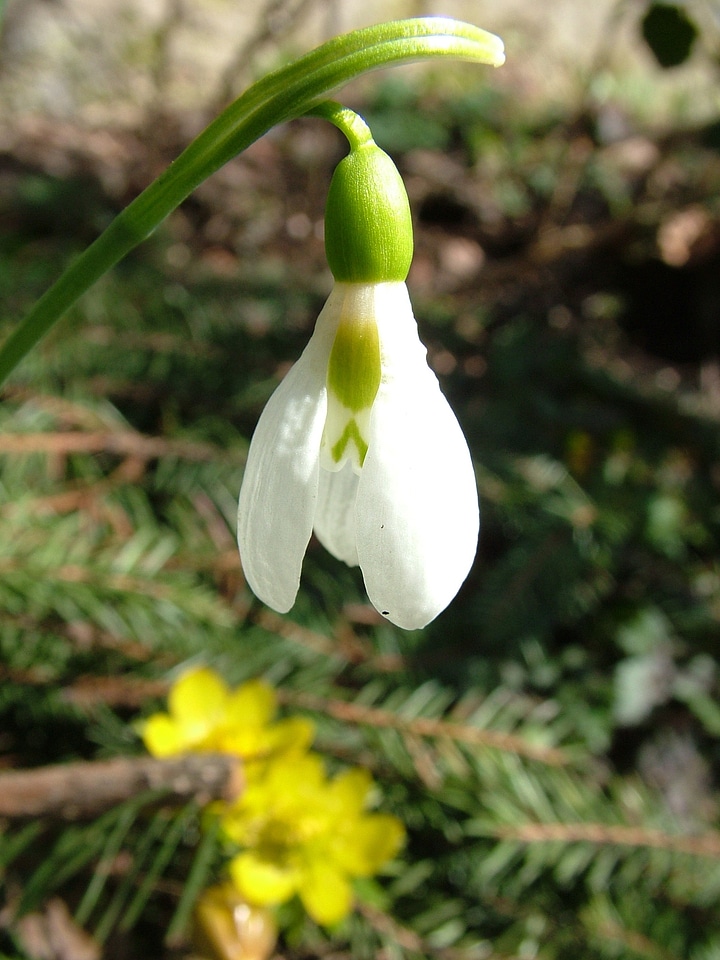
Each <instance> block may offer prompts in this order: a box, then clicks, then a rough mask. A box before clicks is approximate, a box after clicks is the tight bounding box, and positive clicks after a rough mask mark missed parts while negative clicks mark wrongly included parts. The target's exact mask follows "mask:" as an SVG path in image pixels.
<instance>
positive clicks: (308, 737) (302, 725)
mask: <svg viewBox="0 0 720 960" xmlns="http://www.w3.org/2000/svg"><path fill="white" fill-rule="evenodd" d="M314 736H315V724H314V723H313V722H312V720H309V719H308V718H307V717H288V718H287V719H286V720H279V721H278V722H277V723H274V724H273V725H272V727H270V729H269V730H268V738H269V742H270V748H271V750H272V751H273V752H279V751H290V750H292V751H303V750H307V748H308V747H309V746H310V744H311V743H312V741H313V738H314Z"/></svg>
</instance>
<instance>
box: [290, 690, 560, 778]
mask: <svg viewBox="0 0 720 960" xmlns="http://www.w3.org/2000/svg"><path fill="white" fill-rule="evenodd" d="M282 695H283V699H284V700H285V702H286V703H287V702H289V703H292V705H293V706H295V707H302V708H304V709H306V710H314V711H316V712H318V713H325V714H327V715H328V716H330V717H333V718H335V719H336V720H341V721H342V722H344V723H353V724H360V725H363V726H370V727H384V728H388V729H392V730H398V731H400V732H401V733H409V734H414V735H416V736H420V737H433V738H443V737H445V738H447V739H449V740H454V741H456V742H459V743H465V744H470V745H473V746H481V747H490V748H492V749H495V750H502V751H506V752H509V753H513V754H516V755H518V756H521V757H526V758H527V759H528V760H538V761H540V762H541V763H546V764H548V765H549V766H553V767H560V766H565V765H566V764H568V763H570V757H569V756H568V755H567V754H566V753H565V752H564V751H563V750H559V749H558V748H557V747H545V746H542V745H541V744H536V743H530V742H529V741H527V740H525V739H523V738H522V737H520V736H517V735H516V734H512V733H503V732H501V731H499V730H482V729H480V728H479V727H472V726H468V725H466V724H461V723H453V722H451V721H447V720H438V719H435V718H434V717H412V718H408V717H402V716H399V715H398V714H396V713H393V712H392V711H390V710H383V709H381V708H378V707H366V706H363V705H361V704H357V703H348V702H347V701H345V700H327V699H324V698H322V697H316V696H313V695H312V694H307V693H292V694H288V693H287V691H284V692H283V694H282Z"/></svg>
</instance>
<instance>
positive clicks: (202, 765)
mask: <svg viewBox="0 0 720 960" xmlns="http://www.w3.org/2000/svg"><path fill="white" fill-rule="evenodd" d="M242 789H243V777H242V770H241V765H240V760H239V759H238V758H237V757H233V756H228V755H226V754H214V753H196V754H187V755H185V756H181V757H172V758H170V759H162V760H158V759H155V758H153V757H119V758H117V759H115V760H104V761H88V762H82V761H81V762H78V763H65V764H57V765H54V766H49V767H39V768H37V769H35V770H13V771H11V772H7V773H0V818H2V817H7V818H9V819H13V820H14V819H22V820H27V819H34V818H36V817H51V818H54V819H60V820H85V819H92V818H93V817H96V816H98V815H99V814H101V813H103V812H104V811H106V810H110V809H111V808H112V807H114V806H116V805H117V804H119V803H122V802H123V801H124V800H129V799H131V798H132V797H136V796H137V795H138V794H140V793H143V792H145V791H153V792H157V793H158V795H159V797H161V798H162V801H163V803H172V804H181V803H185V802H187V801H188V800H193V799H194V800H196V801H197V802H198V803H199V804H206V803H209V802H210V801H211V800H227V801H230V800H233V799H235V798H236V797H237V796H239V795H240V793H241V791H242Z"/></svg>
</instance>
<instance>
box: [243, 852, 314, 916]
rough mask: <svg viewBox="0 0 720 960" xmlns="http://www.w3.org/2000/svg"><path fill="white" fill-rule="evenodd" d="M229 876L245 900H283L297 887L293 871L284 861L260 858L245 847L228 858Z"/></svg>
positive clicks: (257, 901) (296, 878)
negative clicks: (244, 850)
mask: <svg viewBox="0 0 720 960" xmlns="http://www.w3.org/2000/svg"><path fill="white" fill-rule="evenodd" d="M230 876H231V878H232V881H233V883H234V884H235V886H236V888H237V889H238V891H239V893H240V894H241V895H242V896H243V897H244V898H245V899H246V900H247V902H248V903H252V904H256V905H257V906H265V905H266V904H271V903H284V902H285V901H286V900H289V899H290V897H291V896H292V895H293V894H294V893H295V891H296V889H297V882H298V874H297V871H296V870H295V869H294V868H293V867H292V866H289V865H287V864H284V863H281V862H274V861H272V860H268V859H264V858H263V857H261V856H260V855H259V854H257V853H254V852H253V851H251V850H249V851H246V852H245V853H240V854H238V856H236V857H233V859H232V860H231V861H230Z"/></svg>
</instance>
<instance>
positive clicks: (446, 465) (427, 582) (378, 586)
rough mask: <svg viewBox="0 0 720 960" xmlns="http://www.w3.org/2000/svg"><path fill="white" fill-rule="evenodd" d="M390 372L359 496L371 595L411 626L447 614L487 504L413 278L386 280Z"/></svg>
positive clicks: (384, 321)
mask: <svg viewBox="0 0 720 960" xmlns="http://www.w3.org/2000/svg"><path fill="white" fill-rule="evenodd" d="M375 316H376V317H377V320H378V324H379V327H380V345H381V354H382V363H383V380H382V383H381V385H380V389H379V391H378V395H377V398H376V400H375V404H374V406H373V414H372V419H371V423H370V436H369V443H368V454H367V457H366V459H365V463H364V465H363V469H362V472H361V474H360V483H359V487H358V497H357V549H358V557H359V560H360V567H361V569H362V572H363V577H364V579H365V586H366V589H367V592H368V596H369V597H370V600H371V601H372V603H373V605H374V606H375V607H376V608H377V609H378V610H379V611H380V612H381V613H382V614H383V615H384V616H386V617H387V618H388V619H389V620H391V621H392V622H393V623H395V624H397V625H398V626H400V627H404V628H405V629H414V628H417V627H422V626H424V625H425V624H426V623H429V622H430V621H431V620H432V619H433V618H434V617H436V616H437V615H438V613H440V612H441V611H442V610H444V609H445V607H446V606H447V605H448V603H449V602H450V601H451V600H452V598H453V597H454V596H455V594H456V593H457V591H458V589H459V588H460V586H461V584H462V582H463V580H464V579H465V577H466V576H467V574H468V572H469V570H470V567H471V565H472V562H473V559H474V557H475V552H476V549H477V538H478V529H479V512H478V499H477V488H476V484H475V475H474V471H473V467H472V461H471V458H470V453H469V451H468V447H467V443H466V441H465V437H464V436H463V433H462V430H461V429H460V426H459V424H458V422H457V420H456V418H455V415H454V413H453V412H452V410H451V409H450V406H449V404H448V403H447V401H446V400H445V397H444V396H443V395H442V393H441V392H440V387H439V385H438V382H437V378H436V377H435V374H434V373H433V372H432V371H431V370H430V368H429V367H428V365H427V360H426V356H425V349H424V347H423V346H422V344H421V343H420V341H419V339H418V335H417V325H416V323H415V319H414V317H413V314H412V307H411V305H410V301H409V298H408V295H407V290H406V288H405V285H404V284H395V283H393V284H382V285H379V286H378V287H377V288H376V306H375Z"/></svg>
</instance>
